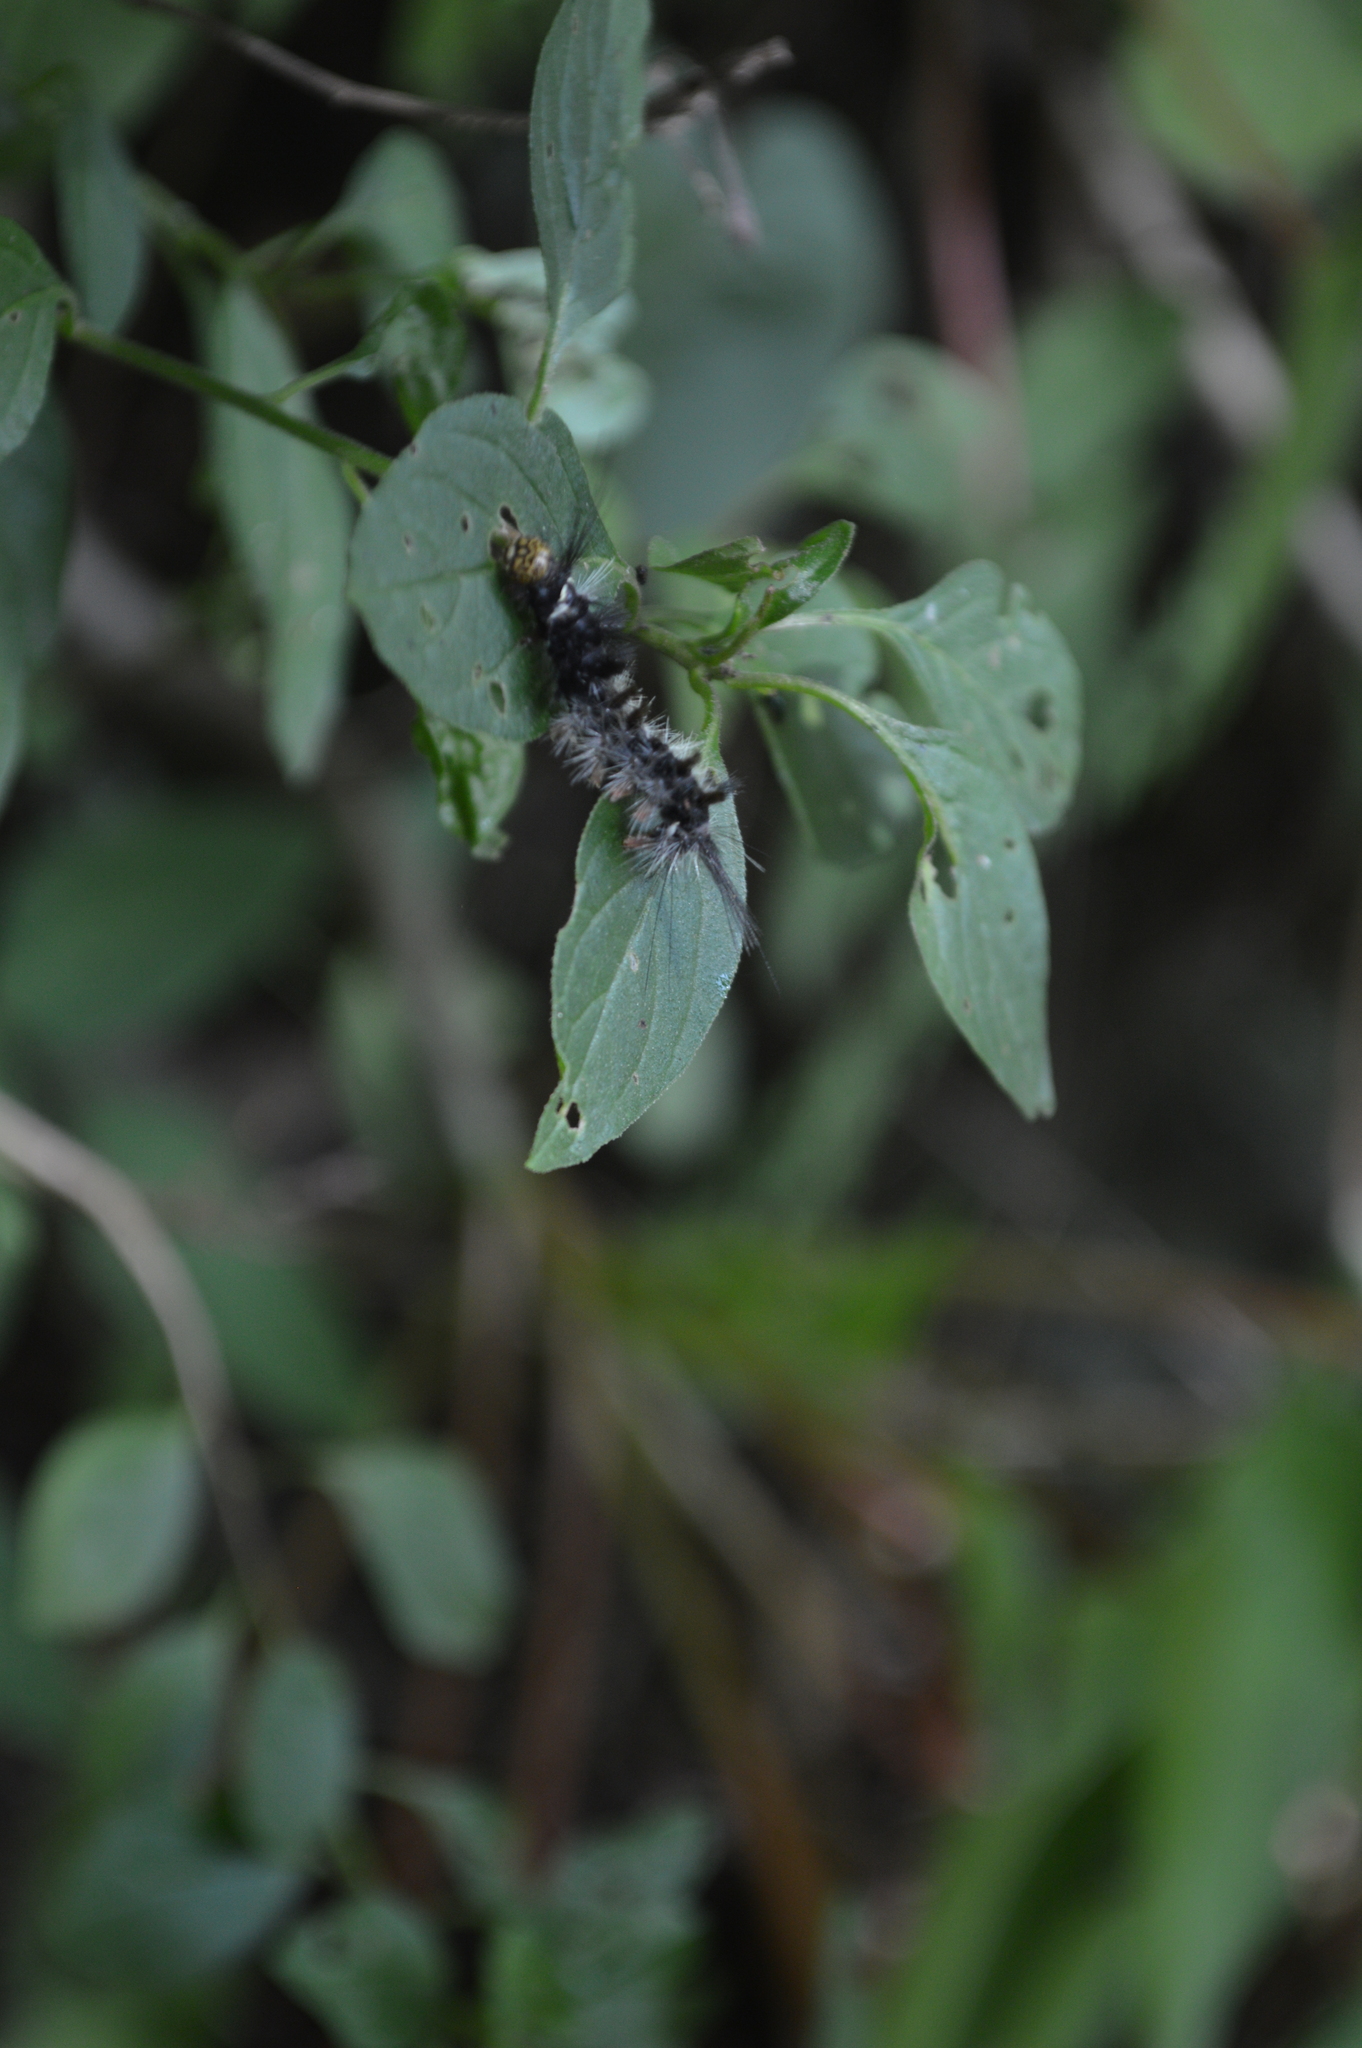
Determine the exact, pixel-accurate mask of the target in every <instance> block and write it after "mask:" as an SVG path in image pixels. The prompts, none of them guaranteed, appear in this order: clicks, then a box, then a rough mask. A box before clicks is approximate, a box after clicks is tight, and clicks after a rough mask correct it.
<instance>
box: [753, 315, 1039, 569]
mask: <svg viewBox="0 0 1362 2048" xmlns="http://www.w3.org/2000/svg"><path fill="white" fill-rule="evenodd" d="M1009 442H1015V427H1010V426H1009V422H1008V413H1007V405H1006V401H1005V400H1004V399H1003V398H1002V397H1001V396H1000V394H999V392H998V390H997V388H996V386H994V385H993V384H991V383H989V382H988V380H987V379H986V378H984V377H981V376H979V375H978V374H977V373H976V372H975V371H973V370H970V369H967V368H966V367H965V365H964V364H963V363H961V362H959V361H958V360H957V358H956V357H954V356H951V355H948V354H947V353H946V351H945V350H944V349H938V348H932V347H930V346H929V345H928V344H927V343H926V342H920V341H905V340H901V339H900V338H899V337H897V336H892V337H891V336H881V337H878V338H877V339H876V340H874V341H868V342H865V343H863V344H862V345H861V347H859V348H857V349H855V350H853V351H852V352H851V353H850V354H849V355H848V356H846V357H845V358H844V359H843V360H842V361H841V362H840V363H839V364H838V365H837V368H836V370H835V371H834V372H833V375H832V377H831V379H830V380H829V384H828V387H827V390H826V392H825V395H824V397H823V399H822V403H821V405H820V408H819V411H818V414H817V417H816V419H815V421H814V423H813V430H812V434H811V437H810V440H809V442H808V444H807V445H806V446H805V447H804V448H803V449H802V450H801V451H800V453H799V454H798V455H796V456H794V457H793V458H792V459H791V461H790V462H789V463H788V464H787V465H786V467H785V469H784V470H783V472H782V477H783V479H784V481H785V482H786V484H787V487H789V488H791V489H794V490H797V491H802V492H804V493H806V494H809V495H813V496H817V497H820V498H826V499H830V500H832V502H833V503H835V504H846V505H850V506H852V507H853V508H854V509H856V510H864V511H866V512H870V513H873V514H875V516H876V517H878V518H880V519H887V520H889V521H890V522H891V523H892V524H893V525H895V526H899V527H906V528H907V529H908V530H909V531H910V532H911V531H916V530H925V531H926V532H928V533H932V534H941V535H943V536H944V537H946V538H947V539H949V540H950V541H952V542H958V541H959V540H960V539H961V537H963V536H965V535H968V534H972V533H974V532H976V531H977V529H978V527H979V525H980V522H981V521H986V520H988V519H989V517H990V511H991V508H992V507H993V505H994V501H995V499H996V495H997V490H998V486H999V483H1000V482H1001V481H1002V480H1003V479H1002V478H1001V477H1000V475H999V465H1000V461H1001V459H1002V457H1001V455H1000V453H999V451H1001V450H1004V449H1005V448H1006V447H1007V446H1008V445H1009Z"/></svg>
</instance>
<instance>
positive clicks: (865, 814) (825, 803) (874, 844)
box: [754, 618, 920, 983]
mask: <svg viewBox="0 0 1362 2048" xmlns="http://www.w3.org/2000/svg"><path fill="white" fill-rule="evenodd" d="M794 644H795V646H796V647H797V649H798V658H799V669H800V673H801V675H807V676H812V677H813V678H814V679H815V680H816V681H818V682H822V683H828V684H830V685H831V686H832V688H833V689H836V690H840V691H842V693H843V694H844V695H845V696H848V697H859V696H862V695H863V694H864V692H865V690H866V689H867V687H868V686H869V685H870V684H871V683H873V682H874V681H875V679H876V677H877V676H878V674H879V668H880V653H879V648H878V646H877V645H876V642H875V638H874V636H873V635H872V634H870V633H867V632H866V631H865V629H864V627H861V626H850V625H845V624H842V623H839V622H837V621H836V619H835V618H834V622H833V623H832V624H831V625H811V626H807V627H805V628H804V629H803V630H801V632H800V635H799V639H798V641H797V642H795V643H794ZM790 645H791V643H790V641H789V640H788V639H786V640H783V641H779V642H776V641H768V642H763V641H761V640H758V641H756V642H755V643H754V652H755V653H756V655H757V658H758V659H763V658H765V657H767V656H768V655H769V656H770V657H771V658H772V660H773V661H776V660H779V659H780V658H781V657H783V656H784V655H785V654H786V653H787V652H788V650H789V648H790ZM756 709H757V717H758V720H759V722H760V725H761V731H762V737H763V738H764V739H765V741H766V746H767V751H768V752H769V753H770V756H771V759H772V762H773V763H774V766H775V770H776V773H777V775H778V776H779V777H780V782H781V787H782V788H783V790H784V791H785V795H786V797H787V798H788V800H789V804H790V808H791V810H792V811H793V812H794V814H795V817H796V819H797V820H798V823H799V827H800V830H801V831H802V832H803V834H804V837H805V839H806V841H807V843H808V845H809V847H810V849H811V850H812V851H813V852H815V853H816V854H818V856H819V857H820V858H821V859H823V860H828V861H837V862H840V863H841V864H842V865H843V866H846V867H858V866H860V865H862V864H863V863H864V862H866V861H873V860H882V859H883V858H884V856H885V855H886V854H887V853H889V852H891V851H892V850H893V848H894V847H895V846H897V845H898V844H899V843H900V842H901V841H902V840H903V839H904V838H906V837H907V835H908V833H909V832H910V831H911V830H912V828H913V826H914V824H915V822H916V821H917V820H918V818H919V817H920V812H919V809H918V806H917V803H916V802H915V800H914V797H913V790H912V785H911V784H910V783H909V782H908V780H907V778H906V777H905V776H904V774H903V772H902V770H901V769H900V768H899V767H898V766H897V764H896V763H895V762H894V761H892V760H891V759H890V757H889V756H888V755H887V754H886V752H885V750H884V747H883V746H882V745H881V743H880V741H879V740H878V739H877V738H876V737H875V735H874V734H873V733H871V732H867V730H866V728H865V727H864V726H863V725H861V724H859V723H858V722H857V720H855V719H854V718H850V717H848V715H847V714H846V712H845V711H839V710H838V709H837V707H836V706H835V705H832V704H826V703H824V702H822V701H821V700H820V699H819V698H816V697H799V696H793V695H791V696H772V697H771V698H769V699H761V698H758V699H757V705H756ZM780 979H781V981H782V983H783V981H784V976H783V975H782V976H781V977H780Z"/></svg>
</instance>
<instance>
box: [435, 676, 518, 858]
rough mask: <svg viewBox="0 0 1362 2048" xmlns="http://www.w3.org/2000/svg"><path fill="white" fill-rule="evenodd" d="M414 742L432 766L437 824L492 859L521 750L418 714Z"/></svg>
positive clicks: (501, 840)
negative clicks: (437, 814)
mask: <svg viewBox="0 0 1362 2048" xmlns="http://www.w3.org/2000/svg"><path fill="white" fill-rule="evenodd" d="M416 744H417V745H418V747H420V749H421V752H422V753H423V754H424V755H425V757H426V759H427V760H428V761H429V762H430V765H431V767H432V768H433V769H434V770H435V789H436V800H437V803H438V805H439V811H440V823H441V824H442V825H443V826H444V827H445V829H446V831H449V832H456V833H457V834H458V836H459V838H460V839H462V840H463V841H464V843H465V844H466V845H467V846H470V847H471V848H472V849H473V854H474V857H475V858H476V859H478V860H496V859H497V858H498V857H499V855H500V854H501V851H502V849H503V848H504V846H505V845H506V834H505V833H504V832H503V831H502V830H501V821H502V819H503V818H504V817H505V816H506V813H507V812H508V811H509V810H510V808H511V805H512V804H513V803H514V802H515V800H516V798H517V796H518V795H519V794H520V782H521V777H522V776H523V775H524V773H525V749H524V747H523V746H522V745H520V744H519V742H518V741H516V740H494V739H489V738H488V736H487V734H486V733H479V732H461V731H460V730H459V728H458V726H457V725H449V724H447V723H446V721H445V720H444V719H443V718H436V717H435V716H434V715H433V714H432V713H430V712H426V713H425V714H419V713H418V715H417V720H416Z"/></svg>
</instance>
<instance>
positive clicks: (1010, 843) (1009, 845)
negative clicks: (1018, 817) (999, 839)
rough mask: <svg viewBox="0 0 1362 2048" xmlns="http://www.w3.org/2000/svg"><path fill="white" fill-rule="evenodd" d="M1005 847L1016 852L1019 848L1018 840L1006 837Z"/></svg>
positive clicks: (1010, 851)
mask: <svg viewBox="0 0 1362 2048" xmlns="http://www.w3.org/2000/svg"><path fill="white" fill-rule="evenodd" d="M1003 847H1004V849H1005V851H1006V852H1008V853H1015V852H1016V850H1017V842H1016V840H1015V839H1004V841H1003Z"/></svg>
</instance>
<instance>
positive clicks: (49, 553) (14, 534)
mask: <svg viewBox="0 0 1362 2048" xmlns="http://www.w3.org/2000/svg"><path fill="white" fill-rule="evenodd" d="M70 532H71V448H70V441H69V437H68V435H67V432H66V423H65V421H64V420H63V418H62V416H61V413H60V411H59V410H58V408H57V406H56V405H55V404H54V403H52V402H50V401H49V403H48V404H46V405H45V406H44V407H43V408H42V410H41V411H40V412H39V414H38V417H37V419H36V420H35V421H34V422H33V426H32V429H31V430H30V432H29V434H28V436H27V438H26V439H25V440H24V441H23V442H22V443H21V444H20V445H19V447H17V448H15V449H14V450H13V451H12V452H11V453H10V454H9V455H7V456H6V457H5V458H4V460H3V462H0V799H3V797H4V796H5V795H6V794H7V792H8V790H9V786H10V784H11V782H12V781H13V779H14V775H15V772H16V770H17V769H18V766H19V761H20V757H21V754H22V750H23V731H24V704H25V698H26V696H27V693H28V686H29V683H30V682H31V680H32V678H33V675H34V673H35V672H36V670H37V668H38V666H39V664H40V663H41V662H42V661H43V660H44V658H45V657H46V655H47V652H48V650H49V648H50V647H51V645H52V642H53V640H54V639H55V637H56V631H57V606H58V599H59V597H60V595H61V578H62V569H63V567H64V566H65V562H66V546H67V541H68V539H69V537H70Z"/></svg>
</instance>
